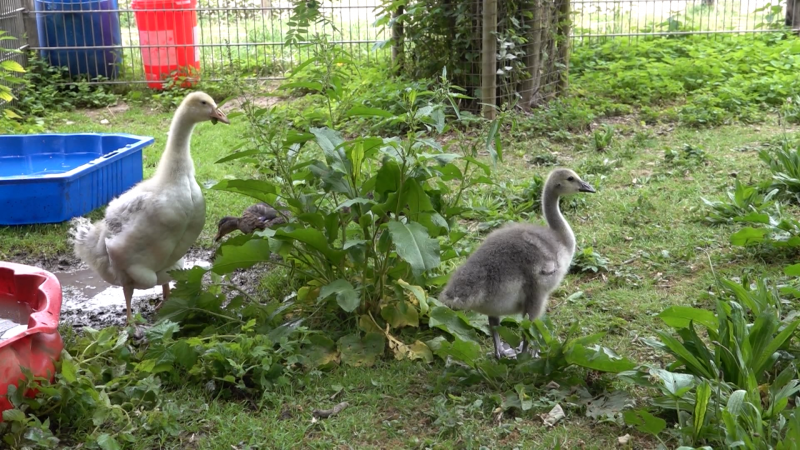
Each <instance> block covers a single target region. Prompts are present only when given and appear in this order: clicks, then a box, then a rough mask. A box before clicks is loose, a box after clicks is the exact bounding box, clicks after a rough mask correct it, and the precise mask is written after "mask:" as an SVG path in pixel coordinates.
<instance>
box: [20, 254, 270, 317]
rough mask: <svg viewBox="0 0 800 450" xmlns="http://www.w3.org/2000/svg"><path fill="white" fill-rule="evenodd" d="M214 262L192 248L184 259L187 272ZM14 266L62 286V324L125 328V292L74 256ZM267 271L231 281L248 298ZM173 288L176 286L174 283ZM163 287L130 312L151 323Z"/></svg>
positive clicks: (139, 297)
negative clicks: (49, 274)
mask: <svg viewBox="0 0 800 450" xmlns="http://www.w3.org/2000/svg"><path fill="white" fill-rule="evenodd" d="M213 258H214V249H203V248H198V247H193V248H191V249H189V252H188V253H187V254H186V256H185V268H187V269H188V268H191V267H193V266H195V265H200V266H204V267H207V266H209V265H210V264H211V262H212V261H213ZM13 262H15V263H19V264H27V265H30V266H34V267H38V268H41V269H44V270H47V271H48V272H52V273H53V274H54V275H55V276H56V277H57V278H58V279H59V282H60V283H61V292H62V301H61V323H69V324H72V326H73V327H75V328H77V329H80V328H83V327H87V326H88V327H92V328H97V329H99V328H104V327H107V326H110V325H119V326H122V325H125V318H126V313H125V297H124V295H123V293H122V288H121V287H119V286H111V285H109V284H108V283H106V282H105V281H103V280H102V279H101V278H100V277H99V276H97V275H96V274H95V273H94V272H93V271H92V270H91V269H89V267H88V266H87V265H86V264H84V263H83V262H82V261H80V260H79V259H77V258H75V257H74V256H73V255H70V254H67V255H60V256H57V257H49V258H43V257H32V256H28V255H17V257H15V258H14V260H13ZM266 270H268V266H267V265H266V264H260V265H258V266H255V267H252V268H250V269H240V270H237V271H236V272H234V273H233V274H231V281H232V282H233V283H234V284H235V285H236V286H237V287H239V288H240V289H242V290H243V291H245V292H247V293H248V294H251V295H252V294H255V293H256V290H257V288H258V285H259V283H260V281H261V278H262V277H263V276H264V273H265V271H266ZM172 286H174V282H173V283H172ZM161 298H162V292H161V287H160V286H157V287H155V288H153V289H148V290H137V291H134V293H133V300H132V302H131V312H132V313H133V314H134V315H135V314H136V313H137V312H139V313H141V314H142V316H143V317H144V318H145V319H147V321H148V322H150V323H152V322H154V321H155V314H156V311H155V306H156V305H157V304H158V303H159V302H160V301H161Z"/></svg>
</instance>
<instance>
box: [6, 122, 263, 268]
mask: <svg viewBox="0 0 800 450" xmlns="http://www.w3.org/2000/svg"><path fill="white" fill-rule="evenodd" d="M114 111H116V112H114ZM172 114H173V111H165V110H163V109H162V108H159V107H156V106H143V107H137V106H132V107H130V108H129V109H127V110H125V111H122V112H119V110H118V109H98V110H78V111H74V112H71V113H61V114H59V115H58V116H57V117H54V118H51V119H50V122H51V131H53V132H56V133H79V132H82V133H85V132H103V133H130V134H138V135H143V136H151V137H153V138H155V142H154V143H153V144H152V145H150V146H148V147H146V148H145V149H144V152H143V156H142V159H143V161H142V163H143V165H144V177H145V178H149V177H150V176H152V174H153V173H154V171H155V167H156V164H158V161H159V159H160V158H161V154H162V153H163V151H164V146H165V145H166V141H167V132H168V131H169V124H170V121H171V120H172ZM104 119H105V120H108V122H109V123H108V124H101V123H100V122H101V121H102V120H104ZM244 127H245V124H244V123H243V122H242V121H234V123H233V124H232V125H230V126H227V125H225V124H221V123H218V124H217V125H216V126H215V125H212V124H211V123H210V122H206V123H202V124H200V125H198V126H197V127H196V128H195V130H194V134H193V137H192V144H191V150H192V158H193V159H194V163H195V169H196V172H197V181H198V183H200V184H201V185H202V186H204V187H206V188H207V187H209V186H211V185H213V184H216V182H218V181H220V180H222V179H225V177H230V176H233V175H237V176H247V175H248V174H246V173H241V172H242V169H241V168H238V167H233V166H231V165H230V164H214V162H215V161H217V160H218V159H220V158H222V157H223V156H226V155H227V154H229V153H230V148H231V146H232V143H235V142H238V139H239V137H240V136H241V134H242V131H243V130H244ZM234 171H235V172H234ZM204 195H205V197H206V202H207V219H206V226H205V228H204V230H203V234H202V235H201V236H200V239H199V241H198V245H200V246H202V247H210V246H211V245H212V243H213V239H214V234H215V233H216V231H217V229H216V223H217V221H219V219H220V218H221V217H223V216H225V215H234V216H238V215H240V214H241V213H242V211H243V210H244V209H245V208H247V207H248V206H249V205H250V203H249V200H248V199H246V198H244V197H242V196H238V195H232V194H229V193H226V192H221V191H214V190H209V189H206V190H205V192H204ZM91 217H92V218H93V219H99V218H100V217H102V214H101V211H96V212H94V213H93V214H92V215H91ZM67 229H68V225H67V224H66V223H64V224H54V225H34V226H23V227H0V259H4V260H9V259H10V260H13V259H14V258H15V257H16V258H19V257H28V258H31V259H36V258H37V257H50V256H53V255H59V254H64V253H67V252H70V249H69V248H68V243H67V241H66V239H65V238H66V231H67Z"/></svg>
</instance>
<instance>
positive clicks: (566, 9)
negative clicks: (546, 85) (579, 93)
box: [556, 0, 572, 95]
mask: <svg viewBox="0 0 800 450" xmlns="http://www.w3.org/2000/svg"><path fill="white" fill-rule="evenodd" d="M571 25H572V18H571V17H570V0H561V4H560V5H559V7H558V26H557V28H556V37H557V39H558V40H559V43H558V60H559V61H560V62H561V64H563V65H564V70H562V71H561V73H560V74H559V77H558V84H557V85H556V92H557V93H558V94H559V95H560V94H564V93H566V92H567V88H569V46H570V36H569V35H570V32H571V31H570V30H571V28H572V27H571Z"/></svg>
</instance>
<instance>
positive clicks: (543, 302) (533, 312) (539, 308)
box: [519, 298, 547, 358]
mask: <svg viewBox="0 0 800 450" xmlns="http://www.w3.org/2000/svg"><path fill="white" fill-rule="evenodd" d="M546 307H547V298H542V299H539V298H534V299H532V300H528V302H527V304H526V305H525V310H526V311H525V313H526V314H527V316H528V319H529V320H530V321H531V322H533V321H534V320H536V319H538V318H539V317H541V316H542V314H543V313H544V311H545V309H546ZM529 347H530V342H529V341H528V340H527V339H524V340H523V343H522V349H521V350H520V351H519V353H525V352H527V351H530V354H531V356H532V357H534V358H537V357H538V356H539V349H538V348H530V349H529ZM536 347H538V345H536Z"/></svg>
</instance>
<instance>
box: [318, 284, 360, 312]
mask: <svg viewBox="0 0 800 450" xmlns="http://www.w3.org/2000/svg"><path fill="white" fill-rule="evenodd" d="M334 294H335V296H336V303H338V304H339V306H341V307H342V309H343V310H345V311H347V312H352V311H355V309H356V308H358V305H359V304H360V303H361V297H360V295H359V293H358V291H356V290H355V288H353V285H352V284H350V283H349V282H348V281H347V280H342V279H339V280H336V281H334V282H332V283H331V284H328V285H326V286H323V287H322V289H321V290H320V291H319V298H320V299H326V298H328V297H329V296H331V295H334Z"/></svg>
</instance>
